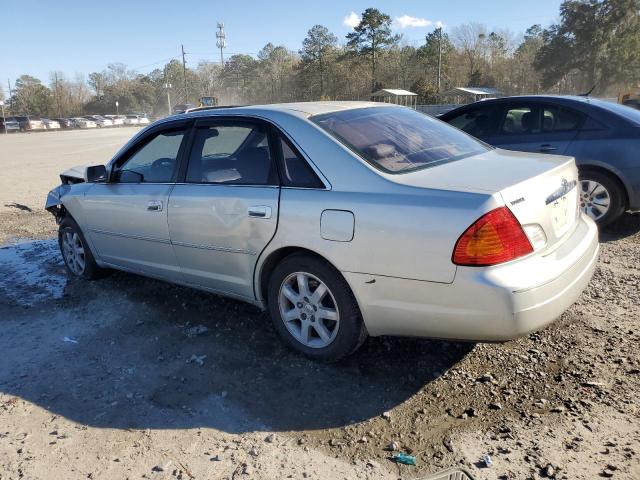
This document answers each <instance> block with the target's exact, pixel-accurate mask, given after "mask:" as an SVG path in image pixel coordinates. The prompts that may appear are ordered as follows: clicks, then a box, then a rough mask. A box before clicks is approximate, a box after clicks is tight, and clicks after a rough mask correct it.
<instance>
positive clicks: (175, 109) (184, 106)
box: [172, 103, 197, 115]
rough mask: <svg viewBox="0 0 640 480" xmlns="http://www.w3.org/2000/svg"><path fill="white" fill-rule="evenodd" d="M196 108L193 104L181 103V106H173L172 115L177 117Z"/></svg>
mask: <svg viewBox="0 0 640 480" xmlns="http://www.w3.org/2000/svg"><path fill="white" fill-rule="evenodd" d="M196 107H197V105H194V104H193V103H181V104H178V105H174V106H173V110H172V113H173V114H174V115H177V114H178V113H184V112H186V111H187V110H190V109H192V108H196Z"/></svg>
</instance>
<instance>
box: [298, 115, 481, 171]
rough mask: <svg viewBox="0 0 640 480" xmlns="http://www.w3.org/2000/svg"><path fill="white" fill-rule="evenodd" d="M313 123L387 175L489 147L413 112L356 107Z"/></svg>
mask: <svg viewBox="0 0 640 480" xmlns="http://www.w3.org/2000/svg"><path fill="white" fill-rule="evenodd" d="M310 119H311V120H312V121H313V122H314V123H316V124H317V125H319V126H320V127H322V128H323V129H324V130H325V131H327V132H328V133H329V134H331V135H332V136H333V137H335V138H336V139H338V140H339V141H340V142H342V143H343V144H345V145H346V146H347V147H348V148H350V149H351V150H353V151H354V152H355V153H357V154H358V155H359V156H361V157H362V158H363V159H365V160H366V161H368V162H369V163H371V164H372V165H373V166H374V167H376V168H378V169H380V170H382V171H384V172H388V173H406V172H411V171H414V170H419V169H422V168H427V167H431V166H434V165H439V164H441V163H445V162H450V161H453V160H458V159H460V158H464V157H468V156H470V155H476V154H479V153H482V152H485V151H487V150H488V149H489V148H490V147H488V146H486V145H484V144H483V143H481V142H479V141H477V140H475V139H473V138H471V137H470V136H468V135H466V134H465V133H463V132H460V131H459V130H456V129H455V128H452V127H450V126H448V125H447V124H445V123H443V122H441V121H439V120H436V119H434V118H431V117H429V116H427V115H425V114H422V113H419V112H416V111H415V110H411V109H409V108H395V107H382V106H381V107H369V108H357V109H350V110H343V111H338V112H332V113H327V114H322V115H315V116H312V117H311V118H310Z"/></svg>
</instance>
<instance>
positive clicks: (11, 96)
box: [7, 78, 15, 114]
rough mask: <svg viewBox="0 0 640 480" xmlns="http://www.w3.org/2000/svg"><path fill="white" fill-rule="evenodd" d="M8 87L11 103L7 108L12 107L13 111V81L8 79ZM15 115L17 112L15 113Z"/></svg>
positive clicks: (9, 102)
mask: <svg viewBox="0 0 640 480" xmlns="http://www.w3.org/2000/svg"><path fill="white" fill-rule="evenodd" d="M7 85H8V87H9V97H8V99H9V101H8V102H7V106H9V105H11V110H13V91H12V90H11V80H10V79H8V78H7ZM13 113H14V114H15V111H14V112H13Z"/></svg>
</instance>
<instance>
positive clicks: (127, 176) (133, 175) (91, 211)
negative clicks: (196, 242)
mask: <svg viewBox="0 0 640 480" xmlns="http://www.w3.org/2000/svg"><path fill="white" fill-rule="evenodd" d="M186 131H187V130H186V128H185V127H184V126H182V127H177V128H169V129H164V130H160V131H157V132H156V133H153V134H151V135H149V136H147V137H145V138H144V139H142V140H141V141H140V142H139V143H137V144H136V145H134V146H133V147H131V149H130V150H129V151H128V152H125V154H124V155H123V156H121V157H120V158H119V159H118V160H117V161H116V162H115V164H114V166H113V168H112V172H111V178H110V181H109V182H107V183H96V184H94V185H92V186H91V188H90V189H89V190H88V191H87V193H86V197H85V202H84V205H85V216H86V224H87V226H88V229H87V230H88V231H87V232H86V233H87V234H88V235H89V238H90V240H91V242H92V245H93V246H94V248H95V249H96V251H97V253H98V255H99V257H100V259H101V260H103V261H105V262H107V263H110V264H112V265H115V266H119V267H124V268H126V269H129V270H133V271H137V272H141V273H145V274H149V275H153V276H160V277H164V278H168V279H172V278H175V277H176V276H178V275H179V267H178V264H177V261H176V258H175V255H174V253H173V247H172V246H171V240H170V237H169V227H168V223H167V207H168V202H169V194H170V193H171V190H172V188H173V186H174V183H173V182H175V176H176V174H177V167H178V158H179V156H180V152H181V147H182V145H183V144H184V143H185V141H184V140H185V137H186Z"/></svg>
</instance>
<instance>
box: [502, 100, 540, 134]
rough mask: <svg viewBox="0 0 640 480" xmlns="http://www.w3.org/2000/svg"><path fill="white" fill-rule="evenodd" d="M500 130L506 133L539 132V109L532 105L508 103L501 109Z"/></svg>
mask: <svg viewBox="0 0 640 480" xmlns="http://www.w3.org/2000/svg"><path fill="white" fill-rule="evenodd" d="M500 132H501V133H503V134H507V135H527V134H532V133H540V132H541V126H540V110H539V109H538V108H536V106H534V105H509V106H507V107H506V108H505V109H504V111H503V117H502V122H501V127H500Z"/></svg>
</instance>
